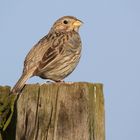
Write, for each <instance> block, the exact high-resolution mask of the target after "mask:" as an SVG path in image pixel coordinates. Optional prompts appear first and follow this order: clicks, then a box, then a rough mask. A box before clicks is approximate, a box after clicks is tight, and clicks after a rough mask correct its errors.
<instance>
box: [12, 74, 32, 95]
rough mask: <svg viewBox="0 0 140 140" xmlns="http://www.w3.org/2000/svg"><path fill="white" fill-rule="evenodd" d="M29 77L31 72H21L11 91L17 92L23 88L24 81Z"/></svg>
mask: <svg viewBox="0 0 140 140" xmlns="http://www.w3.org/2000/svg"><path fill="white" fill-rule="evenodd" d="M29 77H31V74H29V73H28V74H22V75H21V77H20V78H19V80H18V81H17V83H16V84H15V86H14V87H13V89H12V93H19V92H20V91H21V90H22V89H23V87H24V85H25V82H26V81H27V80H28V78H29Z"/></svg>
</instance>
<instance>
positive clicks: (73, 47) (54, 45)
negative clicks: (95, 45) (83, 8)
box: [11, 16, 83, 93]
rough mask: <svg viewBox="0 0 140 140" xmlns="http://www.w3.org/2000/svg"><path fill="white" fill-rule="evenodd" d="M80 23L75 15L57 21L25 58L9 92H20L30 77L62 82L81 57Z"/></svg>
mask: <svg viewBox="0 0 140 140" xmlns="http://www.w3.org/2000/svg"><path fill="white" fill-rule="evenodd" d="M82 24H83V22H82V21H81V20H79V19H78V18H76V17H74V16H63V17H61V18H59V19H58V20H56V21H55V22H54V24H53V26H52V27H51V29H50V30H49V32H48V34H47V35H45V36H44V37H43V38H42V39H40V40H39V41H38V42H37V43H36V44H35V45H34V46H33V48H32V49H31V50H30V51H29V53H28V54H27V56H26V57H25V60H24V67H23V72H22V75H21V77H20V78H19V80H18V81H17V83H16V84H15V86H14V87H13V88H12V90H11V91H12V93H19V92H20V91H21V90H22V89H23V88H24V85H25V83H26V81H27V80H28V79H29V78H31V77H33V76H39V77H40V78H42V79H49V80H52V81H54V82H61V81H63V79H64V78H65V77H67V76H68V75H69V74H71V73H72V72H73V70H74V69H75V68H76V66H77V64H78V63H79V60H80V57H81V49H82V42H81V38H80V34H79V28H80V27H81V25H82Z"/></svg>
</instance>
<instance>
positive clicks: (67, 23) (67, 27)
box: [51, 16, 83, 32]
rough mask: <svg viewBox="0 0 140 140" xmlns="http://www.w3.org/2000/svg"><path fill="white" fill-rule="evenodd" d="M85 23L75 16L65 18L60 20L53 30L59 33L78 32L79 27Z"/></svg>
mask: <svg viewBox="0 0 140 140" xmlns="http://www.w3.org/2000/svg"><path fill="white" fill-rule="evenodd" d="M82 24H83V22H82V21H81V20H79V19H77V18H76V17H73V16H64V17H61V18H59V19H58V20H57V21H56V22H55V23H54V24H53V27H52V28H51V30H53V31H57V32H69V31H76V32H78V30H79V27H80V26H81V25H82Z"/></svg>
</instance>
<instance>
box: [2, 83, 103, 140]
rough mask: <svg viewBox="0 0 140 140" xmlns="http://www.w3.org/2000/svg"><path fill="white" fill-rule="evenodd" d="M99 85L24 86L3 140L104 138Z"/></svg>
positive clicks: (86, 139) (101, 91) (100, 139)
mask: <svg viewBox="0 0 140 140" xmlns="http://www.w3.org/2000/svg"><path fill="white" fill-rule="evenodd" d="M104 116H105V114H104V98H103V87H102V84H92V83H85V82H81V83H80V82H79V83H51V84H43V85H41V86H40V85H39V84H34V85H27V86H25V88H24V89H23V91H22V93H21V95H20V96H19V98H18V100H17V103H16V105H15V112H14V115H13V119H12V121H11V123H10V125H9V126H8V128H7V130H6V132H4V134H3V138H4V140H105V123H104V122H105V120H104Z"/></svg>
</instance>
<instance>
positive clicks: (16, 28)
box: [0, 0, 140, 140]
mask: <svg viewBox="0 0 140 140" xmlns="http://www.w3.org/2000/svg"><path fill="white" fill-rule="evenodd" d="M139 6H140V1H139V0H98V1H97V0H96V1H95V0H86V1H84V0H83V1H81V0H76V1H75V0H70V1H66V0H65V1H64V0H59V1H58V0H51V1H45V0H36V1H34V0H30V1H29V0H24V1H19V0H12V1H8V0H4V1H2V0H1V1H0V50H1V51H0V64H1V68H0V85H10V86H13V85H14V84H15V82H16V81H17V80H18V78H19V76H20V75H21V72H22V68H23V61H24V58H25V56H26V54H27V53H28V51H29V50H30V49H31V48H32V46H33V45H34V44H35V43H36V42H37V41H38V40H39V39H40V38H42V37H43V36H44V35H45V34H47V33H48V31H49V29H50V27H51V25H52V24H53V22H54V21H55V20H56V19H58V18H59V17H61V16H64V15H72V16H76V17H77V18H79V19H81V20H82V21H83V22H84V26H83V27H82V28H81V29H80V35H81V38H82V43H83V50H82V58H81V61H80V64H79V65H78V67H77V68H76V70H75V71H74V72H73V73H72V74H71V75H70V76H69V77H68V78H66V79H65V80H66V81H87V82H97V83H103V84H104V96H105V105H106V108H105V110H106V139H107V140H135V139H140V136H139V125H140V109H139V107H140V101H139V99H140V74H139V73H140V7H139ZM36 82H44V81H43V80H42V79H40V78H32V79H30V80H28V83H36Z"/></svg>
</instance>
